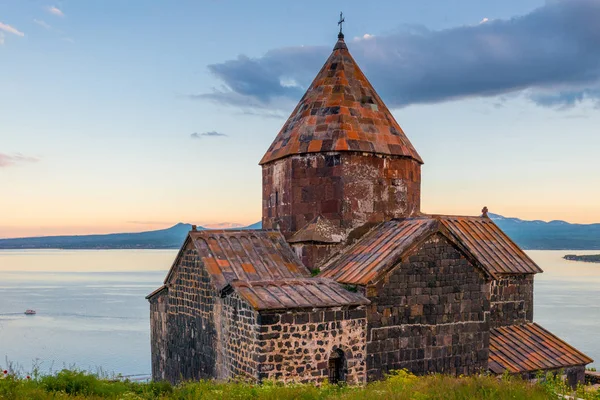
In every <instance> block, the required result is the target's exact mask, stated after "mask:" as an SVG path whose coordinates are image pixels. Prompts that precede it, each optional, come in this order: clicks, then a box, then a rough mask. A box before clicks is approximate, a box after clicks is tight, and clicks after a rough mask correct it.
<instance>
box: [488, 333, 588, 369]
mask: <svg viewBox="0 0 600 400" xmlns="http://www.w3.org/2000/svg"><path fill="white" fill-rule="evenodd" d="M593 361H594V360H592V359H591V358H589V357H588V356H586V355H585V354H583V353H582V352H580V351H579V350H577V349H576V348H574V347H572V346H571V345H569V344H567V343H566V342H564V341H563V340H561V339H559V338H558V337H556V336H554V335H553V334H551V333H550V332H548V331H547V330H545V329H544V328H542V327H541V326H539V325H538V324H536V323H531V324H526V325H512V326H505V327H501V328H493V329H491V330H490V358H489V364H488V365H489V369H490V371H492V372H494V373H496V374H501V373H503V372H504V371H505V370H507V371H508V372H510V373H523V372H533V371H538V370H547V369H558V368H565V367H572V366H575V365H586V364H589V363H591V362H593Z"/></svg>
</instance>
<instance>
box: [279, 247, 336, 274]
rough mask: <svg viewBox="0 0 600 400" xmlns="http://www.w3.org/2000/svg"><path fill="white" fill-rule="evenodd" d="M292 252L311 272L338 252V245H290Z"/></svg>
mask: <svg viewBox="0 0 600 400" xmlns="http://www.w3.org/2000/svg"><path fill="white" fill-rule="evenodd" d="M291 246H292V248H293V249H294V252H295V253H296V255H297V256H298V258H299V259H300V261H302V263H303V264H304V265H305V266H306V268H308V269H309V270H311V271H313V270H315V269H318V268H320V267H321V265H323V262H324V261H326V260H327V259H328V258H329V257H330V256H331V255H333V254H334V253H335V252H337V251H339V250H340V245H339V244H338V243H331V244H326V243H313V242H306V243H292V244H291Z"/></svg>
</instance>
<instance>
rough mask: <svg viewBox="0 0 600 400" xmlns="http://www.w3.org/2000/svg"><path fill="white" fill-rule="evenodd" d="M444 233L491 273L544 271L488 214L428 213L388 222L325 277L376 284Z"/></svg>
mask: <svg viewBox="0 0 600 400" xmlns="http://www.w3.org/2000/svg"><path fill="white" fill-rule="evenodd" d="M436 232H439V233H441V234H442V235H444V236H446V237H447V238H448V239H449V240H450V241H451V242H453V243H454V244H455V245H456V246H458V247H459V248H460V249H461V250H463V252H465V253H466V254H468V255H470V256H471V257H472V259H473V260H475V261H476V262H477V263H478V264H479V265H480V266H481V267H483V268H484V269H485V271H486V272H487V273H488V274H489V275H491V276H493V277H494V276H497V275H501V274H534V273H538V272H542V270H541V269H540V268H539V267H538V266H537V265H536V264H535V263H534V262H533V261H532V260H531V259H530V258H529V257H528V256H527V255H526V254H525V253H524V252H523V250H521V249H520V248H519V247H518V246H517V245H515V244H514V243H513V242H512V241H511V240H510V239H509V238H508V236H506V234H505V233H504V232H502V231H501V230H500V228H498V227H497V226H496V224H494V222H493V221H492V220H491V219H489V218H487V217H458V216H444V215H426V216H422V217H416V218H405V219H397V220H391V221H388V222H384V223H382V224H380V225H378V226H377V227H375V228H374V229H373V230H371V231H370V232H369V233H367V234H366V235H365V236H363V237H362V238H361V239H360V240H359V241H358V242H357V243H355V244H354V245H352V246H350V247H349V248H347V249H346V250H344V251H342V252H341V253H340V254H339V255H338V256H335V257H333V258H332V259H330V260H329V261H328V262H327V263H326V264H325V265H324V266H323V268H322V272H321V275H320V276H323V277H327V278H332V279H335V280H336V281H338V282H340V283H346V284H354V285H367V284H370V283H373V282H376V281H377V280H378V279H379V278H380V277H381V276H382V275H383V274H385V273H386V272H387V271H388V270H389V269H390V268H392V267H393V266H394V265H395V264H396V263H398V262H399V260H400V258H401V257H402V256H403V255H404V254H405V253H406V252H408V251H410V250H411V249H413V248H415V246H417V245H418V244H419V243H421V242H422V241H423V240H425V239H426V238H428V237H429V236H431V235H432V234H434V233H436Z"/></svg>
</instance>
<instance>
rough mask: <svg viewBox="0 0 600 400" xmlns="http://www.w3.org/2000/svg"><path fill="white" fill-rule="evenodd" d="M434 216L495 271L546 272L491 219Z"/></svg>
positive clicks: (507, 272)
mask: <svg viewBox="0 0 600 400" xmlns="http://www.w3.org/2000/svg"><path fill="white" fill-rule="evenodd" d="M434 217H437V218H439V220H440V221H441V223H442V224H443V225H444V227H446V228H447V229H448V230H449V231H450V232H451V233H452V234H453V235H454V236H455V237H456V239H457V240H458V241H460V242H461V243H462V244H463V245H464V246H465V247H466V248H467V249H468V250H469V252H470V253H472V254H473V255H474V256H475V258H476V259H477V260H478V261H479V262H480V263H481V264H482V265H483V266H485V267H486V268H487V269H488V270H489V271H490V272H492V273H493V274H536V273H538V272H543V271H542V269H541V268H540V267H539V266H538V265H537V264H536V263H535V262H533V260H532V259H531V258H529V256H528V255H527V254H525V252H524V251H523V250H521V248H520V247H519V246H517V245H516V244H515V243H514V242H513V241H512V240H511V239H510V238H509V237H508V236H507V235H506V234H505V233H504V232H502V230H501V229H500V228H499V227H498V225H496V224H495V223H494V221H492V220H491V219H490V218H487V217H454V216H434Z"/></svg>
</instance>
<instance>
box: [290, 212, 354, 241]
mask: <svg viewBox="0 0 600 400" xmlns="http://www.w3.org/2000/svg"><path fill="white" fill-rule="evenodd" d="M343 237H344V236H343V232H342V229H341V228H339V227H336V226H334V225H333V223H332V222H331V221H330V220H328V219H327V218H324V217H323V216H321V215H320V214H319V215H317V216H316V217H315V218H314V219H313V220H312V221H310V222H309V223H308V224H306V225H305V226H304V227H303V228H302V229H300V230H299V231H298V232H296V233H294V234H293V235H292V237H291V238H289V239H288V243H302V242H317V243H340V242H341V241H342V239H343Z"/></svg>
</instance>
